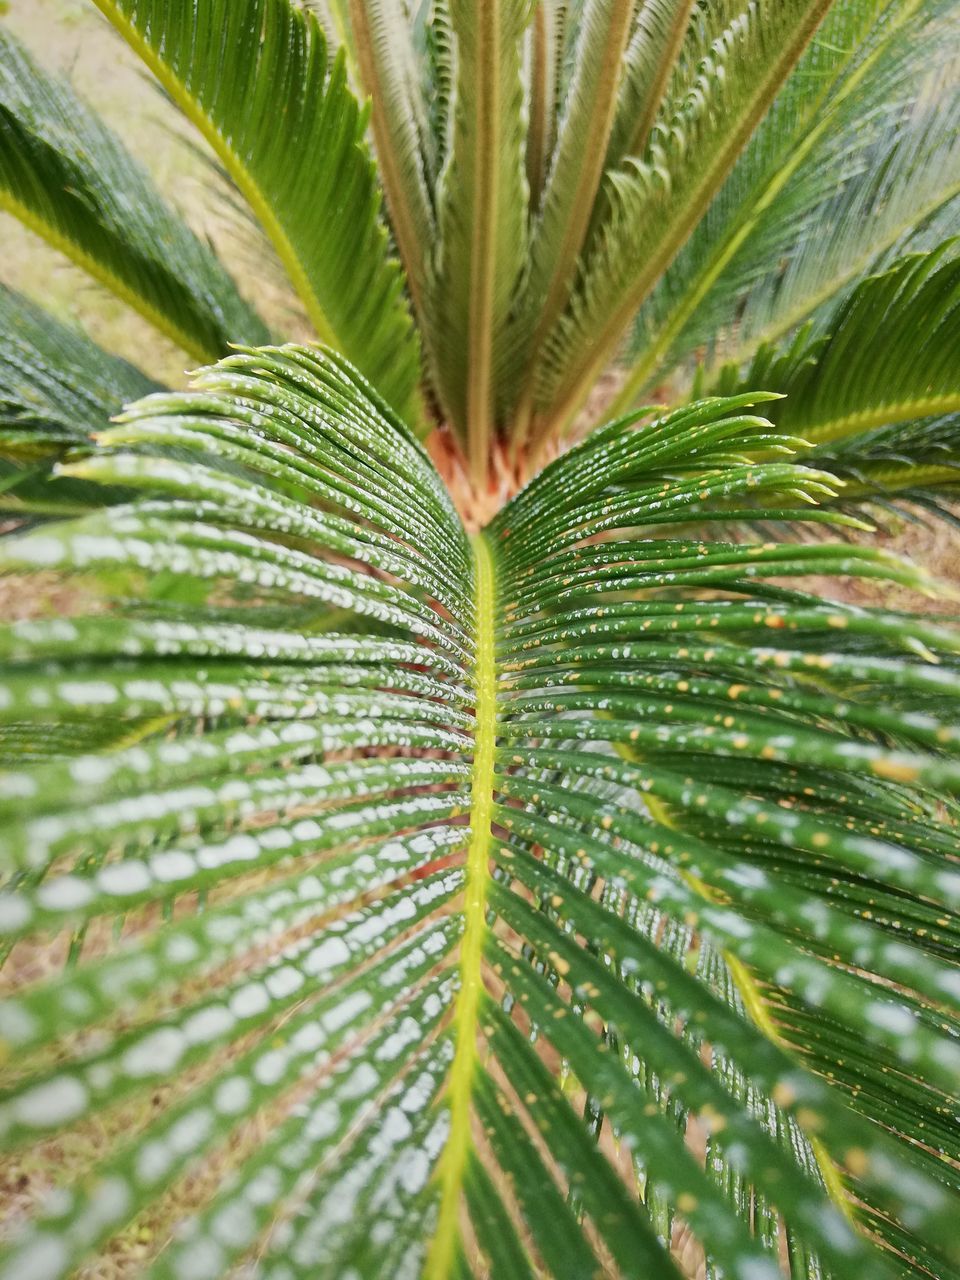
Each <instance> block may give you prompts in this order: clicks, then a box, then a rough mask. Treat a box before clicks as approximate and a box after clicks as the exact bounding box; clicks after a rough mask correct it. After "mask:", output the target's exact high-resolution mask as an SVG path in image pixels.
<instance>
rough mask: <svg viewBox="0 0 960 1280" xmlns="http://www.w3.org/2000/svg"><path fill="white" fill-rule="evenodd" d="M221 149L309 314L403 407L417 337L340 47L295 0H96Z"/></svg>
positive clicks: (411, 397)
mask: <svg viewBox="0 0 960 1280" xmlns="http://www.w3.org/2000/svg"><path fill="white" fill-rule="evenodd" d="M96 4H97V7H98V8H99V9H101V10H102V12H103V13H104V14H105V15H106V17H107V18H109V19H110V21H111V22H112V23H113V24H114V26H115V27H116V28H117V29H118V30H119V31H120V33H121V34H122V35H123V36H124V37H125V38H126V39H127V40H128V41H129V43H130V44H131V46H132V47H133V49H134V50H135V51H136V52H137V53H138V54H140V56H141V57H142V58H143V59H144V61H145V62H146V63H147V65H148V66H149V67H150V69H151V71H153V73H154V74H155V75H156V77H157V79H158V80H159V81H160V83H161V84H162V85H163V87H164V88H165V89H166V90H167V92H168V93H169V94H170V96H171V97H172V98H173V100H174V102H175V103H176V104H177V106H178V107H179V108H180V109H181V110H182V111H183V112H184V114H185V115H186V116H187V118H188V119H189V120H190V121H191V122H192V123H193V124H195V125H196V126H197V128H198V129H199V130H200V132H201V133H202V134H203V136H204V137H205V138H206V140H207V142H208V143H209V144H210V145H211V146H212V147H213V149H214V151H215V152H216V154H217V156H218V158H219V160H220V161H221V163H222V164H223V166H224V168H225V169H226V170H227V171H228V173H229V174H230V176H231V178H232V179H233V180H234V182H235V183H236V184H237V186H238V187H239V189H240V191H241V192H242V194H243V195H244V197H245V198H246V200H247V201H248V202H249V204H250V206H251V208H252V209H253V212H254V213H255V214H256V216H257V218H258V220H259V221H260V223H261V224H262V226H263V228H264V230H265V231H266V232H267V234H268V235H269V236H270V239H271V240H272V241H273V245H274V247H275V249H276V250H277V253H278V254H279V256H280V259H281V261H282V262H283V264H284V267H285V268H286V270H287V272H288V273H289V275H290V278H291V280H292V281H293V284H294V286H295V288H296V290H297V292H298V293H299V295H300V297H301V298H302V300H303V302H304V304H305V306H306V308H307V311H308V313H309V316H310V320H311V322H312V323H313V325H314V327H315V329H316V331H317V333H318V334H319V336H320V337H321V338H323V339H324V340H325V341H327V342H329V343H330V344H331V345H333V346H335V347H336V348H338V349H339V350H341V351H343V352H344V353H345V354H346V355H347V356H348V357H349V358H350V359H351V360H352V361H353V362H354V363H355V364H356V365H357V367H358V368H359V369H360V371H361V372H362V373H363V374H364V375H365V376H366V377H367V378H369V379H370V381H371V382H372V383H373V384H374V385H375V386H376V387H377V388H378V389H379V391H380V392H381V394H382V395H384V396H385V397H386V399H387V400H388V401H389V403H390V404H392V405H393V406H394V407H395V408H396V409H397V411H398V412H399V413H401V414H407V415H411V414H413V413H414V412H415V402H416V385H417V381H418V377H419V368H418V364H419V362H418V355H417V341H416V336H415V334H414V331H413V325H412V321H411V319H410V316H409V314H408V311H407V306H406V303H405V301H404V299H403V296H402V277H401V274H400V271H399V269H398V267H397V265H396V263H394V262H392V261H391V259H390V257H389V252H388V245H387V236H386V231H385V229H384V227H383V225H382V223H381V220H380V208H379V205H380V200H379V195H378V192H377V187H376V182H375V177H374V169H373V163H372V160H371V158H370V155H369V152H368V151H367V149H366V147H365V145H364V142H363V132H364V127H365V122H364V119H363V116H362V113H361V111H360V109H359V107H358V105H357V102H356V99H355V98H354V97H353V95H352V93H351V92H350V89H349V88H348V86H347V83H346V72H345V70H344V64H343V58H342V55H341V56H340V57H339V58H337V59H335V60H334V62H333V64H332V65H331V66H330V68H329V70H328V65H327V50H326V42H325V40H324V38H323V34H322V32H321V30H320V27H319V25H318V23H317V20H316V17H315V16H314V15H312V14H309V13H304V12H303V11H302V10H301V9H299V8H297V7H295V6H294V5H293V4H292V3H291V0H251V2H250V3H245V4H242V5H238V4H236V3H233V2H232V0H192V3H190V4H188V5H171V4H169V3H167V0H96Z"/></svg>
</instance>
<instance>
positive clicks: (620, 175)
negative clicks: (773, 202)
mask: <svg viewBox="0 0 960 1280" xmlns="http://www.w3.org/2000/svg"><path fill="white" fill-rule="evenodd" d="M829 8H830V0H788V2H787V3H777V4H772V3H761V4H750V5H747V6H745V7H743V9H742V11H739V9H738V11H737V12H735V13H734V15H733V16H732V17H731V19H730V21H729V23H728V25H727V26H726V28H725V29H724V30H723V32H722V33H721V34H720V35H719V36H717V37H716V38H715V39H713V40H712V41H711V42H710V43H709V45H708V46H707V47H706V49H705V50H704V55H705V56H704V57H703V58H702V59H701V60H700V61H699V63H698V65H697V68H696V75H695V78H694V79H693V81H692V83H691V85H690V87H689V89H686V90H682V89H681V90H680V91H678V96H674V97H671V98H670V99H669V100H668V101H667V102H666V103H665V105H664V108H663V111H662V113H661V118H660V119H659V121H658V123H657V125H656V127H655V129H654V133H653V136H652V137H651V139H650V143H649V145H648V150H647V153H646V154H645V156H644V157H643V159H642V160H633V159H631V160H628V161H626V162H625V163H624V164H623V165H622V166H621V167H620V168H619V169H618V170H616V171H614V172H612V173H610V174H608V175H607V178H606V183H607V189H606V196H607V201H608V204H609V213H608V214H607V216H606V218H605V220H604V222H603V224H602V226H601V227H600V228H598V230H597V232H596V234H595V236H594V237H593V240H592V242H591V247H590V248H589V250H588V252H587V254H586V256H585V258H584V260H583V262H582V263H581V266H580V272H579V278H578V282H577V286H576V290H575V292H574V294H573V297H572V299H571V305H570V307H569V309H568V310H567V312H566V313H565V314H564V315H563V316H561V317H560V319H559V320H558V321H557V324H556V325H555V326H554V330H553V332H552V334H551V336H550V339H549V352H548V358H547V359H546V361H545V362H544V367H543V370H542V373H541V376H540V380H539V385H538V388H537V397H536V399H537V405H538V407H539V409H540V411H541V413H542V415H543V416H544V418H545V419H547V418H550V419H552V420H553V421H554V422H556V421H557V420H559V421H560V422H561V423H564V422H567V421H568V420H569V418H570V417H571V416H572V414H573V413H574V412H575V411H576V409H577V408H579V406H580V404H581V403H582V401H583V398H584V397H585V395H586V393H587V390H588V389H589V386H590V385H591V383H592V382H593V380H594V379H595V378H596V377H597V375H598V374H599V373H600V372H601V371H602V369H603V368H604V367H605V365H606V364H608V363H609V361H610V360H611V359H612V358H613V356H614V355H615V354H616V351H617V348H618V346H619V344H620V341H621V340H622V338H623V335H624V333H625V332H626V329H627V326H628V325H629V324H630V322H631V320H632V319H633V317H634V316H635V315H636V312H637V308H638V307H639V306H640V303H641V302H642V301H643V300H644V299H645V298H646V297H647V296H648V294H649V293H650V291H651V290H652V288H653V287H654V285H655V284H656V282H657V280H658V278H659V277H660V275H661V274H662V273H663V272H664V271H665V270H666V269H667V267H668V266H669V265H670V263H671V262H672V261H673V259H674V258H675V257H676V255H677V253H678V252H679V251H680V249H681V248H682V246H683V245H684V244H685V243H686V241H687V239H688V238H689V236H690V234H691V232H692V231H693V230H694V228H695V227H696V225H697V223H698V222H699V221H700V219H701V218H702V217H703V216H704V214H705V213H706V211H707V209H708V207H709V205H710V203H711V202H712V200H713V198H714V196H715V195H716V194H717V192H718V190H719V189H720V187H721V186H722V184H723V182H724V180H725V179H726V177H727V175H728V173H729V172H730V170H731V168H732V166H733V164H734V163H735V161H736V159H737V157H738V156H739V155H740V153H741V151H742V150H743V148H744V147H745V146H746V144H747V142H748V141H749V139H750V136H751V134H752V133H753V132H754V130H755V129H756V128H757V126H758V125H759V123H760V121H761V120H762V118H763V116H764V115H765V114H766V112H767V110H768V108H769V107H770V104H771V103H772V102H773V100H774V98H775V97H776V95H777V93H778V92H779V90H780V88H781V86H782V84H783V82H784V80H785V78H786V76H787V75H788V74H789V72H790V71H791V70H792V68H793V67H794V65H795V64H796V62H797V60H798V59H799V58H800V56H801V54H802V53H803V51H804V49H805V48H806V47H807V44H808V43H809V41H810V39H811V38H812V36H813V34H814V31H815V30H816V28H817V26H818V24H819V23H820V21H821V20H822V19H823V17H824V15H825V14H826V12H827V10H828V9H829Z"/></svg>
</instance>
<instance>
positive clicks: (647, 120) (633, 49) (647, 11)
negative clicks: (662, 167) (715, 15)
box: [605, 0, 694, 169]
mask: <svg viewBox="0 0 960 1280" xmlns="http://www.w3.org/2000/svg"><path fill="white" fill-rule="evenodd" d="M693 7H694V0H642V2H641V3H640V4H639V5H638V8H637V12H636V15H635V17H634V23H633V30H632V32H631V34H630V42H629V44H628V45H627V49H626V52H625V54H624V65H623V71H622V73H621V81H620V89H619V92H618V97H617V112H616V116H615V117H614V122H613V128H612V130H611V132H610V143H609V146H608V147H607V156H606V161H605V167H606V168H608V169H615V168H616V167H617V166H618V165H619V164H620V162H621V161H622V160H623V159H624V158H625V157H626V156H642V155H643V154H644V153H645V152H646V149H647V142H648V141H649V138H650V131H651V129H652V128H653V125H654V121H655V120H656V118H657V114H658V112H659V110H660V106H661V104H662V102H663V99H664V95H665V94H666V92H667V88H668V86H669V84H670V80H671V77H672V75H673V72H674V66H675V63H676V59H677V57H678V55H679V53H680V49H681V46H682V44H683V40H684V37H685V36H686V34H687V27H688V25H689V23H690V17H691V11H692V10H693Z"/></svg>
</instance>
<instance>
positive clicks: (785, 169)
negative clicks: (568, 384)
mask: <svg viewBox="0 0 960 1280" xmlns="http://www.w3.org/2000/svg"><path fill="white" fill-rule="evenodd" d="M957 21H958V17H957V11H956V7H955V6H954V5H952V4H950V3H948V2H945V0H906V3H902V4H901V3H896V4H891V3H890V2H889V0H872V2H871V3H864V4H843V5H836V6H834V8H833V9H832V10H831V13H830V14H829V15H828V17H827V19H826V21H825V22H824V25H823V27H822V28H821V30H820V31H819V32H818V34H817V36H816V37H815V38H814V40H813V42H812V44H811V46H810V48H809V50H808V51H807V53H806V54H805V55H804V57H803V59H802V60H801V62H800V63H799V65H798V66H797V68H796V70H795V71H794V72H793V75H792V76H791V78H790V80H789V81H788V82H787V84H786V86H785V88H784V90H783V92H782V93H781V94H780V95H779V97H778V98H777V101H776V102H775V104H774V106H773V108H772V109H771V111H770V113H769V114H768V115H767V117H766V119H765V120H764V122H763V124H762V125H761V126H760V128H759V130H758V131H757V133H756V135H755V137H754V138H753V140H752V141H751V143H750V145H749V147H748V148H747V150H746V151H745V153H744V155H743V157H742V158H741V160H740V161H739V163H738V164H737V166H736V167H735V169H734V171H733V173H732V174H731V175H730V178H729V179H728V181H727V182H726V183H725V185H724V187H723V189H722V190H721V192H720V194H719V196H718V197H717V199H716V200H715V201H714V203H713V204H712V205H711V207H710V209H709V211H708V212H707V214H706V216H705V218H704V219H703V220H702V222H701V223H700V225H699V226H698V228H697V229H696V231H695V232H694V234H693V235H692V236H691V238H690V241H689V242H688V244H687V245H686V246H685V248H684V249H683V250H682V252H681V253H680V255H679V256H678V257H677V259H676V261H675V262H674V264H673V265H672V266H671V267H670V269H669V270H668V271H667V272H666V274H665V275H664V277H663V279H662V280H661V281H660V282H659V284H658V286H657V288H656V289H655V290H654V292H653V294H652V295H651V297H650V299H649V301H648V303H647V304H645V306H644V307H643V309H642V310H641V313H640V316H639V318H638V323H637V330H636V334H635V342H634V345H635V347H636V363H635V365H634V367H633V368H632V370H631V373H630V377H629V379H628V382H627V384H626V386H625V388H624V391H623V393H622V395H621V397H620V400H619V403H620V404H622V405H624V406H628V405H629V404H630V403H631V402H632V401H633V399H634V398H635V397H636V396H637V395H638V394H641V393H642V390H643V388H644V386H646V385H648V384H654V383H655V382H656V379H657V378H658V377H660V376H662V375H663V374H664V373H665V372H666V371H667V370H669V369H670V368H671V366H672V365H674V364H676V362H677V361H678V360H681V359H682V358H683V357H684V356H685V355H687V354H688V353H689V352H690V351H693V350H696V349H697V348H703V347H706V348H708V349H709V350H715V349H718V350H719V352H720V353H721V355H724V356H726V357H727V358H739V359H740V360H744V359H747V358H749V356H750V354H752V352H753V350H755V348H756V346H757V345H758V344H759V343H760V342H761V341H764V340H771V339H774V338H780V337H782V336H783V334H785V333H788V332H789V331H790V330H791V329H793V328H796V326H797V325H798V324H800V323H801V322H803V321H804V320H806V319H807V317H808V316H809V315H810V314H811V313H812V312H815V311H816V310H817V308H822V307H823V306H824V304H829V303H831V301H832V299H834V298H835V297H838V296H842V295H843V293H844V292H845V291H848V290H849V289H850V288H852V287H853V285H854V284H855V283H856V281H857V280H858V279H859V278H860V277H862V276H863V275H864V274H865V273H866V272H867V271H868V270H870V269H873V268H874V264H876V263H877V262H878V261H880V260H881V259H882V256H883V255H884V253H886V252H889V251H890V250H891V249H894V250H896V249H897V247H898V246H902V245H903V244H904V242H905V240H907V239H908V238H909V237H911V236H916V235H917V233H918V232H920V231H922V229H923V228H924V226H925V224H926V223H927V222H929V220H930V218H931V216H932V215H933V214H934V213H935V212H936V211H937V210H938V209H943V208H947V209H948V210H949V209H950V208H951V207H952V208H953V214H952V217H953V219H954V221H956V219H957V217H958V216H960V213H958V211H960V200H958V196H960V185H958V182H960V149H958V142H957V139H958V137H960V133H958V128H957V125H958V119H957V110H958V104H957V102H956V100H955V95H954V94H953V93H952V92H951V86H952V85H953V84H954V83H955V81H956V76H957V59H956V52H955V50H956V47H957V40H956V36H957ZM951 202H952V205H951ZM947 234H949V232H948V231H947V230H945V229H944V228H943V227H941V229H940V233H939V239H943V238H945V236H946V235H947ZM934 243H936V241H934ZM918 247H920V246H918Z"/></svg>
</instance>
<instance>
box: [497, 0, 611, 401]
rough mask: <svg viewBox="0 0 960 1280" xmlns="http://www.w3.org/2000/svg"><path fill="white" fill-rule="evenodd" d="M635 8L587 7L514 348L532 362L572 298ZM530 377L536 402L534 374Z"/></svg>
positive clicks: (595, 2) (602, 3) (599, 2)
mask: <svg viewBox="0 0 960 1280" xmlns="http://www.w3.org/2000/svg"><path fill="white" fill-rule="evenodd" d="M634 7H635V5H634V0H586V3H585V4H584V6H583V12H582V15H581V18H580V24H579V29H578V32H577V43H576V55H575V59H574V64H573V69H572V71H571V77H570V84H569V87H568V88H567V91H566V95H565V97H564V99H563V106H562V111H561V115H560V120H559V122H558V125H557V141H556V144H555V147H554V151H553V155H552V157H551V159H550V164H549V167H548V170H547V177H546V186H545V188H544V192H543V197H542V200H541V201H540V210H539V214H538V216H537V218H536V221H535V222H534V224H533V228H532V231H531V237H530V265H529V269H528V271H527V273H526V274H525V276H524V280H523V294H522V297H521V300H520V302H519V304H518V318H517V322H516V329H515V336H514V344H515V345H519V346H520V348H521V349H522V348H523V347H524V346H527V345H528V344H529V346H528V349H529V353H530V354H529V355H528V359H529V358H531V357H532V358H534V359H535V358H536V357H537V356H538V355H539V349H540V347H541V346H542V345H543V342H544V339H545V338H546V336H547V334H548V333H549V332H550V331H551V329H552V327H553V324H554V322H555V320H556V318H557V316H558V315H559V314H560V312H561V311H562V310H563V307H564V305H565V303H566V301H567V299H568V297H569V296H570V290H571V288H572V286H573V281H574V275H575V271H576V264H577V259H578V257H579V255H580V250H581V249H582V248H583V244H584V240H585V239H586V235H587V229H588V227H589V226H590V216H591V213H592V211H593V205H594V200H595V199H596V195H597V191H598V189H599V186H600V179H601V176H602V174H603V165H604V159H605V156H606V149H607V141H608V139H609V137H610V133H611V130H612V128H613V122H614V118H615V116H616V111H617V93H618V86H619V84H620V70H621V63H622V61H623V58H624V54H625V51H626V48H627V42H628V40H629V37H630V31H631V27H632V25H633V16H634ZM535 367H536V366H535V365H534V368H535ZM521 368H522V366H521ZM523 372H524V373H525V375H526V380H527V384H528V386H527V394H528V395H529V394H532V385H531V384H530V379H531V376H532V374H533V368H527V369H525V370H523Z"/></svg>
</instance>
